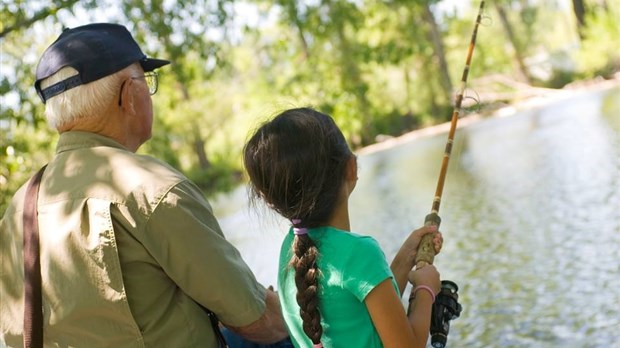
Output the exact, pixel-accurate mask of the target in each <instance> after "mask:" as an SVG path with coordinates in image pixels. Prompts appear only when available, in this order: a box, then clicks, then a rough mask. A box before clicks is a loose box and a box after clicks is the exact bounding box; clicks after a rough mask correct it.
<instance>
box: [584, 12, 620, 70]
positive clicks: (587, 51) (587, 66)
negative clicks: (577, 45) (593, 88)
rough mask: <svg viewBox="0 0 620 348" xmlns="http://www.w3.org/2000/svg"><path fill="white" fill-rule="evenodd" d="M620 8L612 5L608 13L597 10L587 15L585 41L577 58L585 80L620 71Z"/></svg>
mask: <svg viewBox="0 0 620 348" xmlns="http://www.w3.org/2000/svg"><path fill="white" fill-rule="evenodd" d="M612 2H613V3H612ZM619 8H620V1H610V6H609V9H608V10H607V11H605V10H603V9H596V10H594V11H592V12H590V13H589V14H588V16H587V23H588V26H587V27H586V30H585V32H584V36H585V39H584V40H583V42H582V49H581V50H580V51H579V53H578V55H577V61H578V64H579V71H580V73H581V75H582V77H583V78H591V77H594V76H603V77H610V76H611V75H613V73H615V72H617V71H620V50H618V47H620V24H619V23H618V18H620V12H619V10H618V9H619Z"/></svg>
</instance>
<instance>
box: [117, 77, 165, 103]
mask: <svg viewBox="0 0 620 348" xmlns="http://www.w3.org/2000/svg"><path fill="white" fill-rule="evenodd" d="M130 79H132V80H138V79H144V82H146V86H147V87H148V88H149V94H150V95H153V94H155V93H157V87H158V86H159V81H158V78H157V73H156V72H154V71H147V72H145V73H144V75H142V76H132V77H130ZM125 81H127V80H125ZM125 81H123V83H122V84H121V92H120V94H119V97H118V105H121V102H122V100H121V98H122V96H123V87H125Z"/></svg>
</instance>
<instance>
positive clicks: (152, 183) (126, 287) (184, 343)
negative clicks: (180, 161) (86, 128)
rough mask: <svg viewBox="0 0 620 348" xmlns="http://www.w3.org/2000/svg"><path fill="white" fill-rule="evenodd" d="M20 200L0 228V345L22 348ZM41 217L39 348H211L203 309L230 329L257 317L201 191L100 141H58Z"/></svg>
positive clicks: (259, 297)
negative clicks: (41, 338)
mask: <svg viewBox="0 0 620 348" xmlns="http://www.w3.org/2000/svg"><path fill="white" fill-rule="evenodd" d="M24 193H25V185H24V187H22V188H21V189H20V190H19V191H18V192H17V193H16V195H15V197H14V198H13V201H12V202H11V204H10V206H9V208H8V209H7V211H6V213H5V215H4V217H3V218H2V220H1V221H0V329H1V331H0V346H3V345H6V346H9V347H13V346H18V347H21V346H22V337H21V336H22V331H23V326H22V325H23V291H24V290H23V279H24V276H23V256H22V243H23V239H22V234H23V231H22V212H23V210H22V207H23V201H24ZM38 214H39V215H38V222H39V230H40V248H41V273H42V282H43V307H44V308H43V310H44V337H45V345H46V346H58V347H145V346H146V347H150V346H153V347H198V346H200V347H215V346H216V341H215V337H214V333H213V331H212V329H211V326H210V323H209V319H208V317H207V315H206V314H205V312H204V311H203V309H202V308H201V306H200V305H202V306H204V307H207V308H209V309H210V310H212V311H213V312H215V313H216V314H217V315H218V317H219V318H220V320H221V321H222V322H223V323H226V324H229V325H232V326H245V325H248V324H250V323H252V322H254V321H256V320H258V319H259V318H260V316H261V314H262V313H263V311H264V310H265V302H264V299H265V288H264V287H263V286H262V285H260V284H259V283H257V281H256V279H255V277H254V275H253V274H252V272H251V270H250V269H249V267H248V266H247V265H246V263H245V262H244V261H243V260H242V259H241V256H240V255H239V252H238V251H237V249H236V248H235V247H234V246H232V245H231V244H230V243H229V242H228V241H226V239H225V238H224V235H223V234H222V231H221V230H220V227H219V225H218V223H217V221H216V219H215V217H214V216H213V213H212V210H211V207H210V205H209V203H208V202H207V201H206V200H205V199H204V197H203V195H202V193H201V191H200V190H199V189H198V187H196V186H195V185H194V184H192V183H191V182H190V181H189V180H188V179H187V178H185V177H184V176H183V175H182V174H181V173H179V172H178V171H176V170H174V169H173V168H171V167H170V166H168V165H167V164H165V163H162V162H160V161H158V160H156V159H154V158H152V157H148V156H142V155H136V154H134V153H132V152H130V151H128V150H126V149H125V148H124V147H122V146H121V145H119V144H118V143H116V142H114V141H112V140H111V139H109V138H105V137H102V136H99V135H96V134H92V133H86V132H67V133H63V134H61V136H60V139H59V143H58V147H57V155H56V157H55V158H54V159H53V160H52V161H51V162H50V163H49V165H48V167H47V169H46V170H45V174H44V176H43V181H42V184H41V188H40V192H39V200H38ZM197 303H199V304H200V305H198V304H197Z"/></svg>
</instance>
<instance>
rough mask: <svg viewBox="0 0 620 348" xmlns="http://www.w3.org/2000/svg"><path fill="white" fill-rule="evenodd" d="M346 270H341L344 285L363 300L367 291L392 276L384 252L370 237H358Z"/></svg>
mask: <svg viewBox="0 0 620 348" xmlns="http://www.w3.org/2000/svg"><path fill="white" fill-rule="evenodd" d="M351 250H353V253H352V254H351V255H350V257H349V259H348V261H347V264H346V270H345V272H343V276H344V286H345V288H347V289H348V290H349V291H351V293H353V294H354V296H355V297H357V299H358V300H360V301H364V299H365V298H366V296H367V295H368V293H370V291H371V290H372V289H374V288H375V287H376V286H377V285H379V284H380V283H381V282H383V281H384V280H386V279H388V278H392V279H393V278H394V275H393V274H392V270H391V269H390V267H389V266H388V264H387V261H386V259H385V254H384V253H383V251H382V250H381V248H380V247H379V244H378V243H377V241H376V240H375V239H373V238H372V237H367V236H365V237H360V238H358V239H357V240H356V245H355V246H353V248H352V249H351Z"/></svg>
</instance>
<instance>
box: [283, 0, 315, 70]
mask: <svg viewBox="0 0 620 348" xmlns="http://www.w3.org/2000/svg"><path fill="white" fill-rule="evenodd" d="M281 5H282V4H281ZM284 5H285V6H286V8H287V10H288V17H289V20H290V21H291V23H293V24H294V26H295V29H296V30H297V35H298V36H299V42H301V48H302V52H303V57H304V60H308V57H310V50H309V48H308V41H307V40H306V37H305V36H304V30H303V28H304V25H303V22H302V21H301V19H299V11H298V10H297V2H295V1H290V2H287V3H286V4H284Z"/></svg>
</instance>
